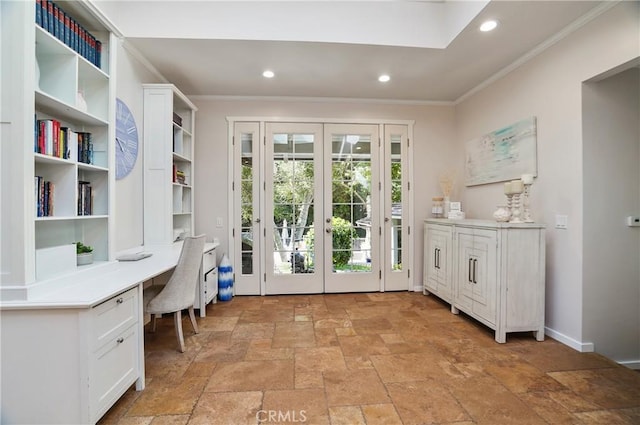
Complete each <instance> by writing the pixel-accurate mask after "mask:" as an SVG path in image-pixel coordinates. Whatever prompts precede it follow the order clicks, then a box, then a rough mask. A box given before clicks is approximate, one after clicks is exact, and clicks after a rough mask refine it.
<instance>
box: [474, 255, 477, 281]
mask: <svg viewBox="0 0 640 425" xmlns="http://www.w3.org/2000/svg"><path fill="white" fill-rule="evenodd" d="M477 279H478V260H476V259H475V258H474V260H473V283H478V280H477Z"/></svg>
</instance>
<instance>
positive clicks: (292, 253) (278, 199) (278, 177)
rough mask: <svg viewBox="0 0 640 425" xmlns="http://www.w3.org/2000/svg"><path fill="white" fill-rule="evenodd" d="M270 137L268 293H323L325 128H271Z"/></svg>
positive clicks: (279, 125) (268, 128)
mask: <svg viewBox="0 0 640 425" xmlns="http://www.w3.org/2000/svg"><path fill="white" fill-rule="evenodd" d="M266 135H267V145H266V149H265V150H266V153H265V155H266V157H267V158H268V162H270V163H271V165H270V166H269V169H268V172H267V175H266V206H265V210H266V214H265V216H266V217H267V220H268V225H267V232H266V236H267V238H266V247H267V253H266V255H267V258H266V264H267V266H266V267H267V284H266V292H267V293H268V294H283V293H320V292H322V291H323V285H322V269H321V268H316V264H317V261H321V259H322V251H321V249H322V241H320V244H319V245H318V244H317V241H316V235H315V231H314V230H315V229H316V228H317V227H318V224H321V222H320V219H319V217H318V215H317V214H316V210H317V208H316V205H318V203H320V204H322V190H321V187H322V186H321V184H322V179H321V176H322V149H320V148H319V146H321V143H322V126H321V125H319V124H288V123H267V125H266ZM320 211H321V210H320ZM320 227H321V226H320ZM320 264H322V263H320Z"/></svg>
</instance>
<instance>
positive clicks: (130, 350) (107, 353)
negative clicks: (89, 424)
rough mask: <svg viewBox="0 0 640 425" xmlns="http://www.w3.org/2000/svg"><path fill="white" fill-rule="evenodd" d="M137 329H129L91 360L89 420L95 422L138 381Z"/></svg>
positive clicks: (133, 327)
mask: <svg viewBox="0 0 640 425" xmlns="http://www.w3.org/2000/svg"><path fill="white" fill-rule="evenodd" d="M138 349H139V341H138V327H137V326H131V327H129V328H128V329H126V330H124V332H122V333H120V334H119V335H116V337H115V338H113V339H111V340H109V341H107V343H106V344H105V345H104V346H103V347H102V348H100V350H98V351H96V352H95V353H94V354H93V356H92V360H91V364H92V367H91V369H92V370H91V378H90V381H89V387H90V391H91V417H92V418H93V419H94V420H96V421H97V420H98V419H99V418H100V417H101V416H102V415H103V414H104V413H105V412H106V411H107V410H108V409H109V407H111V406H112V405H113V403H115V401H116V400H117V399H118V398H119V397H120V396H121V395H122V394H123V393H124V392H125V391H126V389H127V388H129V387H130V386H131V384H132V383H133V382H134V381H135V380H136V379H137V378H138V376H139V375H140V371H139V370H138V369H139V367H138Z"/></svg>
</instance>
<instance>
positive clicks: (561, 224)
mask: <svg viewBox="0 0 640 425" xmlns="http://www.w3.org/2000/svg"><path fill="white" fill-rule="evenodd" d="M568 221H569V217H568V216H566V215H561V214H556V229H566V228H567V223H568Z"/></svg>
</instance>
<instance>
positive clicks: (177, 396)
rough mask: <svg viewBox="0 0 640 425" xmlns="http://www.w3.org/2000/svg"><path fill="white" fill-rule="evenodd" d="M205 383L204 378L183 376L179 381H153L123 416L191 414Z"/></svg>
mask: <svg viewBox="0 0 640 425" xmlns="http://www.w3.org/2000/svg"><path fill="white" fill-rule="evenodd" d="M206 383H207V379H206V378H202V377H195V378H184V379H183V380H181V381H180V382H179V383H177V384H174V383H165V382H160V381H153V382H151V383H150V384H149V385H147V386H146V388H145V390H144V391H143V392H142V394H140V396H139V397H138V398H137V399H136V400H135V401H134V402H133V404H132V406H131V408H130V409H129V410H128V411H127V413H126V415H125V416H157V415H181V414H191V411H192V410H193V406H194V405H195V404H196V401H197V400H198V398H200V394H201V393H202V390H203V389H204V387H205V385H206Z"/></svg>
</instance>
